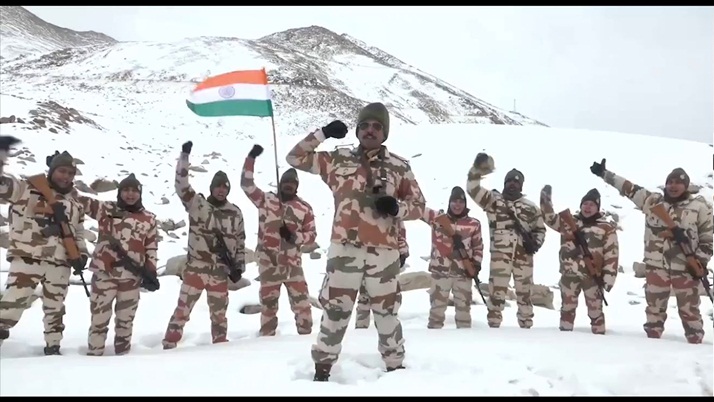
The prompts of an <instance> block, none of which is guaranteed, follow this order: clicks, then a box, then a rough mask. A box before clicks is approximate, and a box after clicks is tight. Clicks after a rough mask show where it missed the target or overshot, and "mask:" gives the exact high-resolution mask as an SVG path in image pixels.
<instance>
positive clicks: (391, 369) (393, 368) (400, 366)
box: [387, 364, 406, 373]
mask: <svg viewBox="0 0 714 402" xmlns="http://www.w3.org/2000/svg"><path fill="white" fill-rule="evenodd" d="M405 368H406V367H404V366H402V365H401V364H400V365H398V366H397V367H387V373H391V372H392V371H395V370H404V369H405Z"/></svg>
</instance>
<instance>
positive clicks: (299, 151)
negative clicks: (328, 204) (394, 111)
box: [287, 103, 424, 381]
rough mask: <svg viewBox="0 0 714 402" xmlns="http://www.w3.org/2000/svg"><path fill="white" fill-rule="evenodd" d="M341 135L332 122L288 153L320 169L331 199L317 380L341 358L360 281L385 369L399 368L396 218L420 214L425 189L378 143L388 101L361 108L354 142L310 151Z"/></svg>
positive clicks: (341, 127)
mask: <svg viewBox="0 0 714 402" xmlns="http://www.w3.org/2000/svg"><path fill="white" fill-rule="evenodd" d="M346 134H347V126H346V125H345V124H344V123H342V122H341V121H333V122H332V123H330V124H328V125H327V126H325V127H323V128H322V129H320V130H317V131H315V132H313V133H311V134H309V135H308V136H307V137H306V138H305V139H303V140H302V141H300V142H299V143H298V144H297V145H296V146H295V147H294V148H293V149H292V150H291V151H290V152H289V153H288V156H287V162H288V163H289V164H290V165H291V166H293V167H294V168H296V169H299V170H303V171H306V172H310V173H312V174H316V175H319V176H320V177H321V178H322V180H323V181H324V182H325V183H326V184H327V185H328V186H329V187H330V189H331V190H332V193H333V196H334V198H335V216H334V222H333V226H332V236H331V244H330V248H329V250H328V261H327V273H326V275H325V279H324V282H323V287H322V289H321V292H320V302H321V304H322V306H323V314H322V321H321V323H320V334H319V335H318V336H317V342H316V344H315V345H313V347H312V359H313V361H314V362H315V378H314V380H315V381H327V380H328V378H329V375H330V370H331V368H332V365H334V364H335V362H336V361H337V359H338V357H339V354H340V351H341V349H342V340H343V338H344V336H345V331H346V330H347V326H348V324H349V320H350V316H351V315H352V309H353V308H354V304H355V299H356V298H357V292H358V291H359V289H360V286H361V284H362V281H363V280H364V281H365V289H366V290H367V293H368V295H369V298H370V300H371V303H372V310H373V311H374V325H375V326H376V327H377V332H378V333H379V347H378V349H379V351H380V353H381V355H382V360H383V361H384V363H385V365H386V367H387V371H393V370H396V369H401V368H404V366H402V362H403V360H404V338H403V337H402V325H401V323H400V322H399V318H398V317H397V313H398V311H399V306H400V303H401V292H400V291H399V281H398V279H397V276H398V275H399V245H398V237H399V235H398V233H399V221H400V220H416V219H419V218H421V217H422V215H423V214H424V196H423V195H422V192H421V189H420V188H419V184H418V183H417V181H416V179H415V178H414V174H413V173H412V170H411V167H410V166H409V164H408V163H407V162H406V161H405V160H404V159H402V158H401V157H399V156H397V155H395V154H393V153H391V152H389V151H388V150H387V148H386V147H385V146H383V145H382V143H383V142H384V141H385V140H386V139H387V137H388V135H389V114H388V112H387V108H386V107H385V106H384V105H383V104H381V103H372V104H369V105H367V106H365V108H364V109H362V111H360V113H359V117H358V120H357V138H358V139H359V143H360V145H359V147H357V148H355V149H352V150H349V149H345V148H338V149H335V150H334V151H320V152H317V151H316V149H317V147H318V146H319V145H320V144H321V143H322V142H323V141H325V139H327V138H344V137H345V135H346Z"/></svg>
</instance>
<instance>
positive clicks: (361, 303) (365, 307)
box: [355, 267, 404, 329]
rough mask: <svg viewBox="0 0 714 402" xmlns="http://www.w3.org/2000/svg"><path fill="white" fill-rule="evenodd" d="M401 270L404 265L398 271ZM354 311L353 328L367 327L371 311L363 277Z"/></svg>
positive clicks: (400, 271) (402, 270)
mask: <svg viewBox="0 0 714 402" xmlns="http://www.w3.org/2000/svg"><path fill="white" fill-rule="evenodd" d="M402 272H404V267H402V268H400V269H399V273H402ZM355 312H356V316H355V328H357V329H366V328H369V323H370V322H371V321H372V320H371V319H370V318H371V312H372V304H371V303H370V301H369V295H368V294H367V288H365V286H364V279H362V286H361V287H360V288H359V297H358V298H357V309H356V310H355Z"/></svg>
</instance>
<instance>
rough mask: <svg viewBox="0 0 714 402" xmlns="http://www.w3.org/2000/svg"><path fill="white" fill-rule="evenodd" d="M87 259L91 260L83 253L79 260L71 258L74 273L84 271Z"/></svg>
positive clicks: (77, 273) (70, 262)
mask: <svg viewBox="0 0 714 402" xmlns="http://www.w3.org/2000/svg"><path fill="white" fill-rule="evenodd" d="M87 261H89V257H88V256H86V255H84V254H82V255H80V256H79V259H77V260H70V261H69V265H70V266H71V267H72V273H73V274H74V275H79V274H81V273H82V271H84V267H85V266H86V265H87Z"/></svg>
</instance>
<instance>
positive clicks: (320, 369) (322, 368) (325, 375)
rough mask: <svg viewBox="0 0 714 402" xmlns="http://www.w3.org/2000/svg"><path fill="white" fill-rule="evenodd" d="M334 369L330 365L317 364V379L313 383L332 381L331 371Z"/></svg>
mask: <svg viewBox="0 0 714 402" xmlns="http://www.w3.org/2000/svg"><path fill="white" fill-rule="evenodd" d="M331 368H332V366H331V365H329V364H315V377H314V378H313V379H312V380H313V381H319V382H327V381H329V379H330V369H331Z"/></svg>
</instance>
